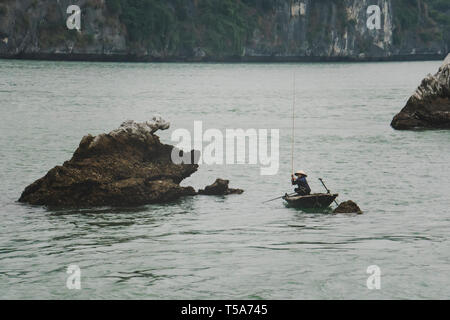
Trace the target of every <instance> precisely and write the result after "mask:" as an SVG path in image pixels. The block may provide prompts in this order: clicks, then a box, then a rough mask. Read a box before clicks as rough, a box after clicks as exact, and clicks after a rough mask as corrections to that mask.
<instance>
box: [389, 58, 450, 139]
mask: <svg viewBox="0 0 450 320" xmlns="http://www.w3.org/2000/svg"><path fill="white" fill-rule="evenodd" d="M391 125H392V127H393V128H394V129H398V130H407V129H417V128H424V129H450V54H449V55H448V56H447V58H446V59H445V61H444V63H443V64H442V66H441V67H440V68H439V71H438V72H437V73H436V74H435V75H434V76H433V75H431V74H430V75H428V76H427V77H426V78H425V79H423V80H422V83H421V84H420V86H419V87H418V88H417V90H416V92H415V93H414V94H413V95H412V96H411V97H410V98H409V100H408V102H407V103H406V106H405V107H404V108H403V109H402V110H401V111H400V113H398V114H397V115H396V116H395V117H394V119H393V120H392V123H391Z"/></svg>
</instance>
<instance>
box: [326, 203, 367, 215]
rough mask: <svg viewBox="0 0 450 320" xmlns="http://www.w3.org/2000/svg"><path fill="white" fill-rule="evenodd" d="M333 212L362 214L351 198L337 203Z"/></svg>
mask: <svg viewBox="0 0 450 320" xmlns="http://www.w3.org/2000/svg"><path fill="white" fill-rule="evenodd" d="M333 213H357V214H362V213H363V212H362V211H361V209H360V208H359V207H358V205H357V204H356V203H354V202H353V201H352V200H348V201H345V202H342V203H341V204H339V206H338V207H337V208H336V209H334V211H333Z"/></svg>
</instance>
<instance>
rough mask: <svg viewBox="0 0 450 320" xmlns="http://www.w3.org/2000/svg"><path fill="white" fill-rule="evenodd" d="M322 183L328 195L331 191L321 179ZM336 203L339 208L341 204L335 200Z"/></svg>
mask: <svg viewBox="0 0 450 320" xmlns="http://www.w3.org/2000/svg"><path fill="white" fill-rule="evenodd" d="M319 180H320V182H322V185H323V186H324V188H325V190H327V193H330V190H329V189H328V188H327V186H326V185H325V182H323V180H322V178H319ZM334 203H336V205H337V206H339V203H337V201H336V200H334Z"/></svg>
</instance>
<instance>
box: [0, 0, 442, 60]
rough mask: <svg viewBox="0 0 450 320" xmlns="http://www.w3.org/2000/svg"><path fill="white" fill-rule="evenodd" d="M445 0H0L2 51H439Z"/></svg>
mask: <svg viewBox="0 0 450 320" xmlns="http://www.w3.org/2000/svg"><path fill="white" fill-rule="evenodd" d="M444 2H445V1H444V0H442V1H432V0H421V1H399V0H345V1H343V0H340V1H336V0H321V1H318V0H264V1H262V0H259V1H254V0H253V1H247V0H246V1H226V4H224V1H222V0H183V1H180V0H140V1H136V0H107V1H106V0H77V1H69V0H58V1H55V0H40V1H36V0H21V1H13V0H2V1H0V57H8V58H33V59H57V60H58V59H62V60H104V61H110V60H114V61H174V60H175V61H224V60H225V61H236V60H239V61H318V60H319V61H328V60H349V59H351V60H398V59H429V58H438V57H439V59H442V56H443V55H445V53H446V52H448V48H449V47H450V37H449V35H448V31H447V30H448V27H449V22H448V21H449V20H448V19H445V18H446V15H448V14H449V10H448V6H446V5H445V4H443V3H444ZM72 4H73V5H78V6H79V7H80V9H81V26H80V27H81V30H80V31H79V32H78V31H76V30H68V28H67V26H66V22H67V19H68V18H69V16H70V15H69V14H67V9H68V7H69V5H72ZM372 5H378V7H379V9H380V18H381V21H380V26H379V27H377V28H376V29H371V28H369V27H368V26H367V21H368V17H369V16H370V15H369V14H368V13H367V10H368V8H369V6H372ZM405 12H407V19H412V20H413V21H416V22H414V23H408V24H406V23H405V22H404V20H405ZM205 17H207V18H205ZM150 26H152V27H150ZM186 39H188V41H187V40H186ZM394 39H395V41H394Z"/></svg>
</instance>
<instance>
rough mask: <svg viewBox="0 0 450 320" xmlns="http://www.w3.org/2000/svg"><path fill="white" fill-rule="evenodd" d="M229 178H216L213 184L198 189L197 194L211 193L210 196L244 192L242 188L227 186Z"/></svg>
mask: <svg viewBox="0 0 450 320" xmlns="http://www.w3.org/2000/svg"><path fill="white" fill-rule="evenodd" d="M229 183H230V181H229V180H223V179H220V178H217V179H216V181H214V183H213V184H211V185H209V186H206V187H205V189H201V190H199V191H198V194H203V195H211V196H224V195H228V194H241V193H243V192H244V190H242V189H232V188H229V187H228V184H229Z"/></svg>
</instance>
